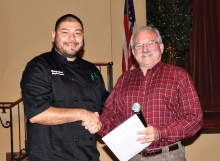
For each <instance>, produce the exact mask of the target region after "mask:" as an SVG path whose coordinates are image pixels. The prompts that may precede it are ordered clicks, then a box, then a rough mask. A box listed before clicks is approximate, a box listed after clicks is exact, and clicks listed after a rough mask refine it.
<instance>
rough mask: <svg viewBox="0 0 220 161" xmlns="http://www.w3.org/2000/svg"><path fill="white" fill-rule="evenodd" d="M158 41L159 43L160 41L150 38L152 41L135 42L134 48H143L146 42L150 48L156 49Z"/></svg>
mask: <svg viewBox="0 0 220 161" xmlns="http://www.w3.org/2000/svg"><path fill="white" fill-rule="evenodd" d="M156 43H158V42H156V41H152V40H150V41H148V42H146V43H135V44H134V49H135V50H143V49H144V45H145V44H146V46H147V48H148V49H154V48H155V46H156Z"/></svg>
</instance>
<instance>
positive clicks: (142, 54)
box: [140, 51, 154, 57]
mask: <svg viewBox="0 0 220 161" xmlns="http://www.w3.org/2000/svg"><path fill="white" fill-rule="evenodd" d="M150 55H154V52H152V51H147V52H143V53H141V54H140V56H141V57H142V56H150Z"/></svg>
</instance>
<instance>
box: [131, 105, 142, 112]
mask: <svg viewBox="0 0 220 161" xmlns="http://www.w3.org/2000/svg"><path fill="white" fill-rule="evenodd" d="M132 110H133V111H134V112H140V110H141V106H140V104H139V103H134V104H133V105H132Z"/></svg>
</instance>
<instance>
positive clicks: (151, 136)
mask: <svg viewBox="0 0 220 161" xmlns="http://www.w3.org/2000/svg"><path fill="white" fill-rule="evenodd" d="M137 134H138V135H140V137H138V138H137V141H140V143H141V144H145V143H149V142H153V141H156V140H158V139H159V133H158V130H157V128H156V127H154V126H148V127H146V129H145V130H143V131H138V132H137Z"/></svg>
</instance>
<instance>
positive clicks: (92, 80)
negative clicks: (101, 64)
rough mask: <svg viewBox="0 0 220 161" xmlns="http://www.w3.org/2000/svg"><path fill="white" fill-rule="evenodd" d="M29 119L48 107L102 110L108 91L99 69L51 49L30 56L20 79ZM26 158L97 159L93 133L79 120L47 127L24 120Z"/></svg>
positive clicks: (47, 160) (53, 160)
mask: <svg viewBox="0 0 220 161" xmlns="http://www.w3.org/2000/svg"><path fill="white" fill-rule="evenodd" d="M21 89H22V95H23V99H24V107H25V112H26V114H27V119H28V120H29V119H30V118H32V117H33V116H35V115H37V114H39V113H41V112H43V111H45V110H46V109H47V108H49V107H50V106H54V107H64V108H83V109H87V110H89V111H92V112H99V113H101V111H102V107H103V105H104V102H105V100H106V98H107V95H108V92H107V91H106V89H105V85H104V81H103V78H102V76H101V74H100V72H99V70H98V69H97V68H96V67H95V66H94V65H93V64H92V63H90V62H88V61H85V60H83V59H81V58H77V59H76V60H75V61H73V62H71V61H67V59H66V58H65V57H63V56H62V55H60V54H59V53H57V52H56V51H55V50H54V49H52V51H51V52H48V53H44V54H42V55H40V56H37V57H35V58H34V59H32V60H31V61H30V62H29V63H28V64H27V66H26V68H25V71H24V72H23V76H22V80H21ZM27 132H28V135H27V138H28V152H29V157H28V158H29V161H98V160H99V152H98V150H97V148H96V143H95V141H96V135H93V134H90V132H89V131H88V130H86V129H85V128H84V127H83V126H82V125H81V121H77V122H73V123H66V124H61V125H54V126H46V125H40V124H32V123H30V122H29V121H28V123H27Z"/></svg>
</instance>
